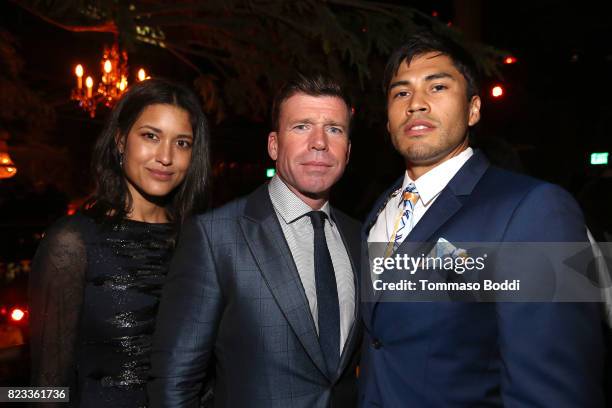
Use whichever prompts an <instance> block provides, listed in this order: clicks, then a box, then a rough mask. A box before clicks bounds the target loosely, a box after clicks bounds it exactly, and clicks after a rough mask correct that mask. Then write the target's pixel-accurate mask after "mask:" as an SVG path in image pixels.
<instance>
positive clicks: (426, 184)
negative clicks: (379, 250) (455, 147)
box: [368, 147, 474, 242]
mask: <svg viewBox="0 0 612 408" xmlns="http://www.w3.org/2000/svg"><path fill="white" fill-rule="evenodd" d="M473 154H474V150H472V148H471V147H468V148H467V149H465V150H464V151H462V152H461V153H459V154H458V155H457V156H455V157H452V158H450V159H448V160H446V161H445V162H443V163H441V164H440V165H438V166H436V167H434V168H433V169H431V170H429V171H428V172H427V173H425V174H423V175H422V176H421V177H419V178H418V179H417V180H412V179H411V178H410V176H409V175H408V171H406V173H405V176H404V182H403V183H402V186H401V187H400V188H399V189H398V190H395V191H394V192H393V194H392V197H391V199H389V201H388V202H387V205H386V206H385V208H384V210H382V211H381V212H380V214H379V215H378V218H377V219H376V223H375V224H374V226H373V227H372V229H371V230H370V232H369V234H368V242H389V241H390V239H391V237H392V236H393V232H394V231H393V230H394V228H395V224H396V223H397V219H398V217H399V214H400V213H401V212H402V211H403V210H404V208H403V206H401V196H402V195H401V194H400V193H401V192H402V191H403V190H404V189H405V188H406V186H408V184H409V183H414V184H415V185H416V188H417V192H418V193H419V199H418V201H417V202H416V204H415V206H414V210H413V211H412V215H411V216H410V219H409V221H410V223H409V225H407V228H408V230H407V231H406V232H405V233H404V234H402V238H401V239H400V242H402V241H403V240H404V239H405V238H406V236H407V235H408V233H409V232H410V231H412V229H413V228H414V226H415V225H416V224H417V223H418V222H419V220H420V219H421V218H422V217H423V215H425V213H426V212H427V210H428V209H429V208H430V207H431V205H432V204H433V203H434V201H436V198H438V196H439V195H440V192H441V191H442V190H443V189H444V187H446V185H447V184H448V182H449V181H451V179H452V178H453V177H455V174H457V172H458V171H459V169H461V167H463V165H464V164H465V162H467V161H468V159H469V158H470V157H472V155H473Z"/></svg>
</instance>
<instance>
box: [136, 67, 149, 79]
mask: <svg viewBox="0 0 612 408" xmlns="http://www.w3.org/2000/svg"><path fill="white" fill-rule="evenodd" d="M146 78H147V73H146V72H145V70H144V69H142V68H140V69H139V70H138V80H139V81H140V82H142V81H144V80H145V79H146Z"/></svg>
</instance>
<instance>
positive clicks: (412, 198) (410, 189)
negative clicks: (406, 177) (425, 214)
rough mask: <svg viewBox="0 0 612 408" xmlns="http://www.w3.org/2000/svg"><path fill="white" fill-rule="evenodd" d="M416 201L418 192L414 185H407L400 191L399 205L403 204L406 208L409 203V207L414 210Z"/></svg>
mask: <svg viewBox="0 0 612 408" xmlns="http://www.w3.org/2000/svg"><path fill="white" fill-rule="evenodd" d="M418 199H419V192H418V191H417V188H416V185H415V184H414V183H409V184H408V185H407V186H406V188H405V189H404V190H403V191H402V199H401V200H400V205H401V204H403V205H404V207H406V206H408V203H410V204H411V206H410V207H411V208H414V206H415V205H416V202H417V201H418Z"/></svg>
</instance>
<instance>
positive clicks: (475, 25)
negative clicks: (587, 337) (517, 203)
mask: <svg viewBox="0 0 612 408" xmlns="http://www.w3.org/2000/svg"><path fill="white" fill-rule="evenodd" d="M19 3H20V2H7V1H0V32H6V33H8V34H9V35H10V36H11V37H12V38H13V40H15V42H14V46H15V50H16V53H17V55H18V57H19V58H20V59H21V60H22V61H23V65H22V66H21V68H20V71H19V74H18V76H19V78H20V81H21V82H20V83H21V84H22V85H23V86H25V87H27V88H28V89H30V90H31V91H32V92H34V93H35V94H36V95H38V96H39V97H40V98H41V99H42V101H43V102H44V104H45V105H46V109H48V110H49V111H51V112H52V114H51V116H52V117H53V119H52V120H46V119H45V115H46V113H45V112H46V111H44V110H43V111H41V110H40V109H33V110H32V114H31V116H28V115H27V114H26V115H25V117H27V118H28V119H27V120H26V121H29V120H32V121H33V122H37V121H38V122H40V124H41V126H39V127H36V126H34V128H35V130H36V131H35V132H34V133H36V132H38V134H36V135H34V134H32V135H29V136H28V138H20V137H19V135H18V134H15V133H17V132H16V131H15V130H14V129H19V128H20V126H21V127H23V128H27V127H28V124H27V123H18V124H17V125H15V124H12V126H13V127H9V126H8V125H7V126H5V124H3V123H0V130H2V129H5V130H11V131H10V132H8V134H9V139H8V141H7V142H8V146H9V153H10V155H11V157H12V159H13V161H14V162H15V165H16V166H17V168H18V174H17V176H15V177H14V178H12V179H6V180H0V305H1V304H2V303H3V301H7V299H8V298H5V299H3V298H2V296H8V295H6V292H2V285H3V282H4V281H6V282H8V281H9V277H8V276H9V275H10V279H11V280H12V281H15V282H18V281H20V278H19V276H22V278H21V280H22V281H25V278H24V277H23V276H25V275H27V268H28V267H27V261H28V260H29V259H31V257H32V255H33V251H34V250H35V247H36V242H37V240H38V239H39V237H40V233H41V232H42V231H44V229H45V227H46V226H48V225H49V223H51V222H52V221H53V220H55V219H57V218H58V217H60V216H62V215H64V214H65V213H66V211H67V205H68V203H70V202H73V203H79V202H80V200H82V199H83V198H84V197H85V196H86V195H87V194H88V193H89V191H90V186H91V183H90V180H89V156H90V150H91V146H92V143H93V141H94V139H95V138H96V136H97V134H98V132H99V131H100V130H101V126H102V123H103V121H104V119H105V115H106V113H107V110H104V109H100V110H99V112H98V113H97V115H96V117H95V119H91V118H89V116H88V114H87V113H86V112H84V111H82V110H81V109H80V108H79V107H78V106H77V105H76V102H74V101H71V100H70V92H71V90H72V88H73V87H74V85H75V78H74V74H73V69H74V66H75V65H76V64H77V63H79V62H81V63H83V64H86V65H88V66H91V67H97V64H98V61H99V59H100V58H101V52H102V48H103V46H104V45H105V44H111V43H112V42H113V35H112V34H109V33H96V32H71V31H67V30H64V29H62V28H60V27H58V26H56V25H53V24H50V23H49V22H47V21H44V20H43V19H41V18H40V16H36V15H34V14H32V13H31V12H29V11H27V10H26V9H25V8H23V7H22V6H21V5H20V4H19ZM383 3H384V2H383ZM389 3H394V4H396V5H402V6H405V7H406V8H407V9H409V8H416V9H418V10H420V11H421V12H423V13H424V14H427V15H432V13H434V14H436V15H437V17H436V18H437V19H438V20H439V21H440V22H441V23H442V24H446V23H447V22H451V26H452V28H454V29H457V30H459V31H461V32H463V34H464V37H465V38H466V39H468V40H470V41H479V42H481V43H483V44H486V45H488V46H491V47H494V48H495V49H497V50H499V51H503V53H502V54H501V55H512V56H514V57H516V58H517V62H516V63H514V64H512V65H505V64H499V66H498V73H497V74H496V75H490V76H487V77H485V78H484V80H483V83H482V91H481V95H482V98H483V109H482V120H481V123H480V124H479V125H478V126H477V128H476V130H475V132H474V134H473V135H472V136H473V140H472V142H473V144H474V145H475V146H478V147H480V148H482V149H483V150H485V152H486V153H487V154H488V156H489V157H490V159H491V160H492V161H493V162H494V163H496V164H498V165H500V166H504V167H508V168H512V169H515V170H517V171H521V172H524V173H527V174H529V175H532V176H535V177H539V178H542V179H545V180H548V181H551V182H553V183H557V184H560V185H562V186H563V187H565V188H566V189H568V190H569V191H570V192H571V193H572V194H573V195H574V196H575V197H576V198H577V199H578V200H579V202H580V203H581V205H582V207H583V210H584V211H585V213H586V216H587V221H588V223H589V226H590V228H591V229H592V230H593V232H594V233H595V235H596V237H597V238H598V240H600V241H610V240H611V238H610V235H606V232H607V234H610V232H611V231H612V228H611V227H610V225H611V223H612V201H611V195H612V188H611V186H612V182H611V180H612V174H611V170H610V168H609V167H608V166H591V165H590V164H589V154H590V153H591V152H610V151H611V150H612V138H611V135H612V125H611V122H610V118H611V117H612V98H610V95H612V75H610V74H611V73H612V42H610V39H611V38H612V21H611V19H610V16H609V14H608V13H606V12H605V11H604V10H602V8H601V7H602V6H601V4H600V3H596V2H591V3H589V2H585V1H581V2H569V1H568V2H559V1H551V0H545V1H484V0H483V1H467V0H464V1H461V0H456V1H450V0H449V1H442V0H440V1H430V2H416V1H414V2H411V1H406V2H400V1H395V2H389ZM400 44H401V38H397V42H396V43H395V44H393V47H395V46H397V45H400ZM270 47H271V48H273V47H274V45H271V46H270ZM313 52H314V51H313ZM0 55H1V54H0ZM387 56H388V55H380V56H378V57H377V58H378V61H379V63H381V64H382V63H384V60H385V58H386V57H387ZM373 59H376V58H374V57H373ZM500 59H501V58H500ZM192 62H193V63H195V64H196V65H198V66H199V68H200V70H203V71H206V70H208V69H212V68H211V66H210V65H209V64H207V63H206V61H205V60H204V59H203V58H197V57H196V58H194V59H192ZM129 64H130V68H131V70H134V69H136V68H137V67H141V66H142V67H145V68H146V69H147V71H148V72H150V73H151V75H153V76H162V77H167V78H171V79H175V80H180V81H183V82H186V83H188V84H193V83H194V81H195V80H196V78H197V77H198V73H197V72H196V71H195V70H194V69H193V68H191V67H190V66H188V64H185V63H184V62H182V61H180V60H179V59H177V58H176V57H175V56H174V55H173V54H171V53H170V52H168V51H167V50H165V49H163V48H159V47H156V46H153V45H148V44H144V43H137V44H135V46H134V48H133V49H132V50H131V51H130V52H129ZM2 65H3V64H2V62H1V61H0V68H1V67H2ZM377 66H378V65H375V66H374V67H373V68H372V70H371V78H369V80H368V84H369V86H366V87H365V89H362V88H359V86H358V85H356V86H355V90H354V92H355V93H356V94H359V97H358V98H357V101H358V102H357V103H356V106H355V109H356V123H355V127H354V128H355V131H354V133H353V135H352V156H351V162H350V164H349V166H348V168H347V171H346V173H345V176H344V178H343V179H342V181H341V182H340V183H339V184H338V185H337V186H336V189H335V192H334V196H333V198H332V202H334V203H335V204H336V205H337V206H338V207H340V208H341V209H343V210H345V211H346V212H348V213H349V214H351V215H353V216H354V217H356V218H358V219H363V217H364V216H365V214H366V213H367V212H368V211H369V209H370V206H371V205H372V202H373V201H374V199H375V198H376V197H377V196H378V195H379V194H380V193H381V192H382V191H383V190H384V189H385V188H386V187H387V186H388V185H389V184H390V182H391V181H392V180H394V179H395V178H397V177H399V176H400V175H401V174H402V172H403V163H402V161H401V159H400V157H399V155H397V154H396V153H395V152H394V150H393V148H392V146H391V144H390V142H389V138H388V135H387V133H386V130H385V117H384V103H385V102H384V101H385V99H384V95H383V93H382V91H380V86H379V85H378V84H379V83H380V81H381V77H380V76H379V72H380V70H379V69H377V68H376V67H377ZM339 69H346V70H351V69H354V67H350V66H347V67H346V68H345V67H344V65H340V66H339ZM0 74H1V72H0ZM130 79H131V78H130ZM498 83H499V84H502V85H503V87H504V89H505V94H504V96H503V97H502V98H499V99H494V98H492V97H491V95H490V88H491V86H492V85H493V84H498ZM233 85H234V86H238V87H239V86H240V76H239V75H238V76H237V79H235V80H234V84H233ZM0 92H2V93H4V92H5V90H4V89H1V88H0ZM0 96H2V95H0ZM4 96H5V97H2V98H1V99H0V101H1V102H2V103H4V104H6V103H7V102H8V101H7V98H6V95H4ZM270 97H271V95H270V94H266V95H264V101H265V100H269V98H270ZM262 105H263V106H269V105H265V104H262ZM224 107H225V110H224V117H223V118H222V119H221V120H220V121H217V120H215V117H214V115H213V116H212V118H213V120H211V122H212V126H211V134H212V164H213V175H214V180H213V184H214V186H213V187H214V188H213V192H212V197H211V200H212V205H214V206H217V205H220V204H223V203H224V202H227V201H228V200H230V199H232V198H234V197H237V196H240V195H243V194H246V193H248V192H250V191H251V190H253V189H254V188H255V187H256V186H257V185H259V184H260V183H262V182H264V181H265V180H266V175H265V169H266V168H267V167H272V166H273V163H272V162H271V160H270V159H269V158H268V157H267V151H266V140H267V134H268V131H269V125H268V122H267V119H266V114H267V113H266V114H260V113H258V114H253V115H249V114H248V113H247V114H245V111H244V109H236V110H234V109H232V108H233V105H232V104H231V100H230V101H229V102H227V101H226V102H225V104H224ZM6 109H8V105H5V106H4V107H3V106H0V112H2V111H3V110H6ZM265 109H266V108H263V111H265ZM1 117H2V116H0V118H1ZM209 117H210V116H209ZM21 261H26V262H25V263H22V262H21ZM10 265H12V266H10ZM16 265H17V266H16ZM18 265H26V266H24V267H23V268H21V269H19V267H18ZM10 268H13V269H12V270H13V272H12V273H9V272H8V271H9V269H10ZM15 271H17V272H15ZM20 271H25V272H24V273H21V275H20ZM2 274H4V275H5V276H4V277H3V276H2ZM15 282H12V284H15ZM6 286H7V287H8V286H10V285H9V284H8V283H7V284H6ZM3 293H4V294H3ZM1 318H2V317H1V316H0V319H1ZM0 323H1V321H0ZM2 358H3V357H2V354H0V384H2V383H3V380H4V378H5V377H3V374H4V375H5V376H6V372H4V373H3V370H5V371H6V370H7V369H6V368H2V367H3V360H2ZM11 369H14V367H13V368H11ZM20 370H21V372H22V373H23V370H26V369H24V368H23V366H22V367H21V368H20ZM13 373H14V371H13ZM25 376H26V374H23V376H22V378H25ZM14 377H15V376H14V375H13V381H17V380H14Z"/></svg>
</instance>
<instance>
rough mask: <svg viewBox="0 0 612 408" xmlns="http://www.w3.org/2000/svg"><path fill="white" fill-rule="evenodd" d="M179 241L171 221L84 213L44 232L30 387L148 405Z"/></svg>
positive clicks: (106, 403) (101, 401) (81, 400)
mask: <svg viewBox="0 0 612 408" xmlns="http://www.w3.org/2000/svg"><path fill="white" fill-rule="evenodd" d="M174 237H175V231H174V230H173V227H172V226H171V225H170V224H149V223H144V222H138V221H129V220H124V221H122V222H120V223H119V224H118V225H113V226H109V225H102V224H98V223H96V222H95V221H94V220H93V219H92V218H90V217H88V216H86V215H83V214H77V215H74V216H71V217H66V218H64V219H62V220H60V221H59V222H57V223H56V224H55V225H54V226H53V227H52V228H51V229H50V230H49V231H48V232H47V234H46V236H45V238H44V239H43V241H42V242H41V245H40V247H39V248H38V251H37V253H36V256H35V258H34V262H33V267H32V274H31V277H30V310H31V311H30V319H31V336H32V338H31V344H32V363H33V367H32V376H33V377H32V378H33V385H40V386H44V385H46V386H69V387H70V400H71V404H70V405H71V406H78V407H87V408H94V407H114V408H121V407H130V408H136V407H144V406H146V391H145V385H146V380H147V372H148V370H149V353H150V347H151V335H152V333H153V330H154V327H155V316H156V314H157V306H158V302H159V296H160V293H161V287H162V284H163V282H164V279H165V276H166V273H167V270H168V263H169V261H170V256H171V253H172V249H173V246H174V245H173V244H174ZM63 406H65V405H63Z"/></svg>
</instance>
